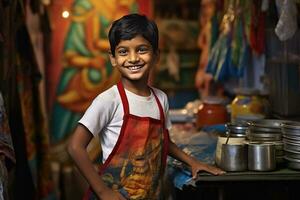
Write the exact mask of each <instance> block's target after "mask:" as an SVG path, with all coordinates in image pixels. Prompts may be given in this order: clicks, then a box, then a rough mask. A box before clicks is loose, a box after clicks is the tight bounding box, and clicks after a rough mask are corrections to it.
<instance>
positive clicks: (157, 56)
mask: <svg viewBox="0 0 300 200" xmlns="http://www.w3.org/2000/svg"><path fill="white" fill-rule="evenodd" d="M154 56H155V63H156V64H157V63H158V62H159V59H160V50H159V49H158V50H157V51H156V52H154Z"/></svg>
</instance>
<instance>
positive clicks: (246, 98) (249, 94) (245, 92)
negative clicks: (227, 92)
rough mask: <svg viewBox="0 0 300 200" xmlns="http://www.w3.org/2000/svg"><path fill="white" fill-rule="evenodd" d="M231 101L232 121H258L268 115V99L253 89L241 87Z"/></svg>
mask: <svg viewBox="0 0 300 200" xmlns="http://www.w3.org/2000/svg"><path fill="white" fill-rule="evenodd" d="M236 92H237V95H236V97H235V98H234V99H233V101H232V102H231V122H233V123H238V122H239V123H242V122H245V121H246V122H247V121H256V120H260V119H263V118H265V117H266V116H267V112H268V111H267V110H268V108H267V102H266V99H265V98H263V97H262V96H260V95H259V94H258V92H257V91H255V90H253V89H247V88H243V89H239V90H237V91H236Z"/></svg>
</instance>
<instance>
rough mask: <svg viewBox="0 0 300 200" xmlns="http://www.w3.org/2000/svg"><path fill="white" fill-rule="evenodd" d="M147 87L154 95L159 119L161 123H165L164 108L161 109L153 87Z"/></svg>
mask: <svg viewBox="0 0 300 200" xmlns="http://www.w3.org/2000/svg"><path fill="white" fill-rule="evenodd" d="M149 88H150V89H151V91H152V93H153V95H154V97H155V100H156V103H157V105H158V109H159V114H160V119H161V121H162V123H163V124H165V114H164V110H163V108H162V105H161V103H160V101H159V99H158V97H157V96H156V94H155V92H154V90H153V88H151V87H149Z"/></svg>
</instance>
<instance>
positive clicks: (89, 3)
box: [0, 0, 300, 200]
mask: <svg viewBox="0 0 300 200" xmlns="http://www.w3.org/2000/svg"><path fill="white" fill-rule="evenodd" d="M299 8H300V1H299V0H249V1H247V0H64V1H62V0H2V1H1V2H0V158H1V162H0V200H2V199H4V200H7V199H66V200H69V199H72V200H73V199H81V196H82V195H83V193H84V191H85V189H86V187H87V184H86V182H85V181H84V180H83V179H82V177H81V176H80V175H79V173H78V171H77V169H76V168H75V167H74V165H73V163H72V161H71V160H70V158H69V156H68V154H67V152H66V144H67V142H68V138H69V137H70V135H71V134H72V132H73V130H74V128H75V126H76V124H77V121H78V120H79V119H80V117H81V116H82V114H83V112H84V111H85V110H86V108H87V107H88V106H89V104H90V103H91V101H92V99H93V98H95V97H96V96H97V95H98V94H99V93H101V92H102V91H104V90H105V89H107V88H109V87H110V86H112V85H113V84H115V83H116V82H117V80H118V78H119V74H118V72H117V71H116V69H114V68H112V66H111V65H110V63H109V60H108V56H107V51H108V48H109V44H108V40H107V32H108V30H109V27H110V24H111V22H112V21H114V20H115V19H118V18H119V17H121V16H123V15H125V14H128V13H141V14H145V15H147V16H148V17H149V18H151V19H153V20H155V21H156V23H157V24H158V27H159V31H160V50H161V58H160V63H159V65H157V67H156V68H155V69H154V70H153V73H152V77H151V84H153V85H154V86H156V87H158V88H161V89H162V90H163V91H165V92H166V93H167V95H168V97H169V103H170V117H171V120H172V122H173V125H174V127H173V129H172V132H171V133H170V134H171V136H172V139H173V140H174V141H176V142H177V143H178V144H179V145H180V147H182V148H184V149H185V150H186V152H188V153H194V155H195V156H198V157H199V158H200V159H203V161H204V162H207V163H211V164H215V163H216V161H217V159H218V157H216V156H219V155H220V154H218V153H217V152H216V149H217V148H218V146H217V143H218V144H219V142H220V140H221V139H223V143H224V138H228V137H227V136H229V133H230V130H231V133H233V132H234V131H235V130H237V129H238V130H241V129H243V128H244V126H243V125H245V124H246V125H245V126H247V127H246V128H245V129H248V128H249V127H248V126H249V124H250V126H251V127H250V129H249V130H250V131H248V133H247V134H248V135H247V136H246V133H245V132H243V134H242V140H243V141H244V140H248V141H250V142H251V139H252V140H253V141H256V140H255V139H257V137H260V138H259V141H260V142H262V141H263V142H264V141H265V140H267V141H268V142H269V140H271V141H273V142H274V141H276V142H277V143H276V144H278V147H279V148H281V149H280V151H278V152H279V153H278V152H277V153H278V154H277V156H278V157H276V158H278V159H280V164H279V165H278V167H277V168H273V169H272V171H274V170H275V171H276V170H279V169H281V168H284V169H285V168H287V169H289V170H291V171H288V173H289V175H290V176H294V177H300V176H299V170H300V125H299V124H298V123H300V106H299V103H298V102H300V31H299V25H300V14H299V13H300V9H299ZM263 119H268V120H271V121H268V120H267V121H260V120H263ZM272 120H273V121H272ZM276 122H279V123H280V125H278V123H276ZM284 123H286V124H285V125H284ZM261 124H263V125H261ZM231 125H233V127H232V126H231ZM260 125H261V126H260ZM274 126H275V128H274ZM284 126H285V127H286V129H284ZM257 127H258V128H257ZM259 127H260V128H263V129H260V128H259ZM282 127H283V128H282ZM230 128H231V129H230ZM276 128H277V129H276ZM275 129H276V130H275ZM291 129H292V131H290V130H291ZM251 130H252V132H251ZM253 130H256V131H257V130H259V131H261V130H264V132H263V134H267V135H266V136H262V135H258V133H257V132H253ZM270 130H274V131H275V132H276V134H277V133H278V132H280V134H281V135H279V136H278V135H272V134H273V133H274V132H271V133H270V132H268V131H270ZM284 131H286V132H284ZM250 133H251V134H252V135H251V134H250ZM226 134H227V135H226ZM239 134H240V133H239ZM239 134H238V135H239ZM249 134H250V135H249ZM270 134H271V135H270ZM289 134H290V135H289ZM203 135H205V137H204V136H203ZM232 135H235V134H232ZM232 135H231V137H233V138H234V139H233V138H232V140H230V142H233V141H234V140H239V139H237V138H239V136H238V137H234V136H232ZM208 136H209V137H208ZM221 136H222V137H221ZM277 136H278V137H277ZM262 138H263V139H262ZM266 138H267V139H266ZM270 138H271V139H270ZM239 141H241V140H239ZM227 142H228V140H227ZM227 142H226V143H227ZM230 142H229V143H230ZM289 145H290V146H289ZM283 147H284V149H283ZM290 147H291V149H290ZM289 153H292V155H291V156H290V157H289V156H287V155H289ZM89 154H90V157H91V159H93V160H94V161H95V162H96V161H97V160H98V159H99V155H100V154H101V152H100V146H99V142H98V140H97V139H94V140H93V141H92V143H91V144H90V146H89ZM278 162H279V161H278ZM217 164H218V163H217ZM221 167H224V166H221ZM280 167H281V168H280ZM169 168H170V173H169V175H170V177H172V178H170V179H169V184H170V189H169V190H168V191H166V192H169V193H170V199H181V198H183V197H184V194H186V193H184V189H182V186H183V185H187V184H188V177H189V175H188V174H186V173H184V172H186V170H185V169H184V166H182V165H180V164H178V163H176V162H175V161H173V160H170V161H169ZM174 169H175V170H174ZM176 170H177V171H176ZM247 170H248V169H247ZM175 171H176V172H175ZM233 171H234V170H233ZM267 171H268V170H267ZM270 171H271V170H270ZM183 174H185V176H184V175H183ZM248 175H249V174H248ZM285 175H286V174H284V176H285ZM180 177H181V178H182V179H180ZM179 179H180V180H179ZM299 179H300V178H299ZM293 183H294V182H293ZM281 186H282V185H281ZM291 188H292V187H291ZM248 189H249V188H248ZM256 189H257V188H256ZM195 190H196V189H195ZM195 190H194V191H195ZM266 190H267V191H269V190H271V189H270V188H267V189H266ZM275 190H276V189H275ZM180 191H181V192H180ZM208 191H211V190H208ZM259 191H260V190H259ZM290 191H291V190H289V189H286V188H285V189H284V191H283V192H282V193H281V195H279V196H278V195H277V199H292V197H291V196H286V193H289V192H290ZM218 192H219V193H218V197H215V196H213V197H212V196H210V197H208V196H202V199H205V198H208V199H213V198H218V199H222V198H223V199H224V198H225V197H226V194H224V191H223V193H222V192H220V191H218ZM260 192H262V191H260ZM262 193H263V192H262ZM222 195H223V196H222ZM275 196H276V195H275ZM186 197H187V196H186ZM273 197H274V196H272V198H273ZM293 197H294V196H293ZM298 197H299V196H298ZM274 198H275V197H274ZM274 198H273V199H274ZM195 199H196V198H195ZM225 199H226V198H225ZM295 199H296V198H295Z"/></svg>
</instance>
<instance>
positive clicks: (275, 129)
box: [246, 119, 286, 164]
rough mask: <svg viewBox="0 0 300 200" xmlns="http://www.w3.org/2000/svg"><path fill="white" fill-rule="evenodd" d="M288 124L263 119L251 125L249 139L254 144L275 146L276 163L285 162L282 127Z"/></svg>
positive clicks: (281, 121)
mask: <svg viewBox="0 0 300 200" xmlns="http://www.w3.org/2000/svg"><path fill="white" fill-rule="evenodd" d="M284 122H286V121H283V120H277V119H263V120H258V121H254V122H250V123H249V128H248V131H247V134H246V135H247V139H248V140H249V142H250V143H251V142H252V143H253V142H256V143H263V144H274V146H275V156H276V163H277V164H279V163H283V162H284V150H283V142H282V130H281V125H282V124H283V123H284Z"/></svg>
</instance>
